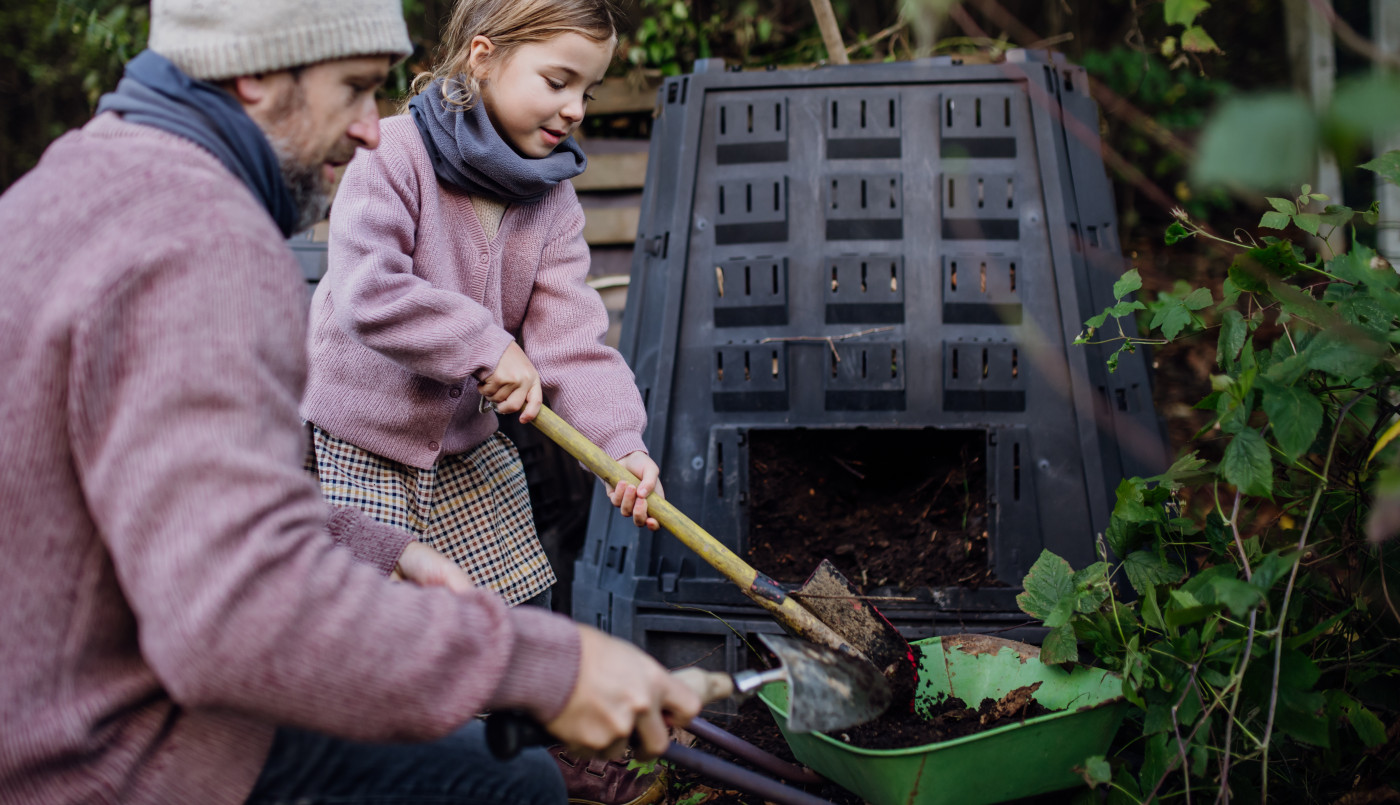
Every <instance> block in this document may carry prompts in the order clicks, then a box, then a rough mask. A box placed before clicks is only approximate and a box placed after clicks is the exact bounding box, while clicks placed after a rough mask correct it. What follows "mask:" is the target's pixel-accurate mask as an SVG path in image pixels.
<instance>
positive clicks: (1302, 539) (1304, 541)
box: [1259, 378, 1389, 802]
mask: <svg viewBox="0 0 1400 805" xmlns="http://www.w3.org/2000/svg"><path fill="white" fill-rule="evenodd" d="M1388 382H1389V379H1388V378H1387V380H1383V381H1381V382H1380V383H1377V384H1375V385H1373V386H1371V387H1370V388H1368V389H1366V390H1365V391H1364V392H1362V393H1361V394H1358V395H1356V397H1355V398H1354V399H1352V400H1351V401H1350V402H1348V403H1347V404H1346V405H1344V406H1342V410H1341V411H1340V413H1339V415H1338V416H1337V427H1335V428H1333V429H1332V438H1331V440H1330V441H1329V442H1328V444H1327V457H1326V459H1325V460H1324V461H1323V464H1322V478H1323V480H1321V481H1319V482H1318V484H1317V490H1316V491H1314V492H1313V497H1312V502H1311V503H1309V504H1308V517H1307V520H1306V521H1304V523H1303V530H1302V533H1300V534H1299V535H1298V544H1297V552H1298V556H1299V558H1300V559H1301V557H1302V555H1303V549H1304V548H1306V547H1307V545H1308V534H1309V533H1310V532H1311V531H1312V525H1313V518H1314V517H1315V516H1316V515H1317V506H1318V503H1319V502H1320V501H1321V500H1322V493H1323V492H1324V491H1326V489H1327V475H1328V472H1329V471H1330V470H1331V468H1332V456H1333V454H1334V453H1335V452H1336V450H1337V438H1338V437H1339V436H1341V433H1342V427H1343V426H1344V425H1345V424H1346V418H1347V416H1349V415H1350V414H1351V409H1352V408H1353V407H1354V406H1355V405H1356V404H1357V403H1359V402H1361V401H1362V400H1364V399H1366V397H1367V396H1368V395H1369V394H1371V392H1373V391H1375V390H1376V389H1378V388H1381V387H1382V386H1384V385H1386V384H1387V383H1388ZM1301 565H1302V562H1301V561H1299V560H1298V559H1295V560H1294V561H1293V567H1292V569H1291V570H1290V571H1289V573H1288V586H1286V587H1285V588H1284V591H1283V606H1282V607H1281V608H1280V609H1279V616H1278V624H1277V626H1276V627H1275V632H1276V635H1275V637H1274V674H1273V685H1272V688H1271V689H1270V690H1269V717H1268V719H1266V720H1265V722H1264V735H1263V757H1262V758H1261V760H1260V766H1259V776H1260V786H1259V801H1260V802H1268V801H1269V738H1270V736H1271V735H1272V734H1273V730H1274V715H1275V713H1276V712H1277V710H1278V678H1279V671H1280V668H1281V667H1282V665H1283V637H1284V628H1283V626H1284V622H1285V621H1286V620H1287V619H1288V604H1289V602H1290V601H1291V600H1292V599H1293V585H1294V584H1295V583H1297V580H1298V568H1299V567H1300V566H1301ZM1382 570H1384V568H1382Z"/></svg>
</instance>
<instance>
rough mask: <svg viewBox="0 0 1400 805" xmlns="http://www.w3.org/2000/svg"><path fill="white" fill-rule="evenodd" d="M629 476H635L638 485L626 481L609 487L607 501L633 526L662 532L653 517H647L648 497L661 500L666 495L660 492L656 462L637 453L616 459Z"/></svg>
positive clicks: (658, 468) (658, 471)
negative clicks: (627, 518)
mask: <svg viewBox="0 0 1400 805" xmlns="http://www.w3.org/2000/svg"><path fill="white" fill-rule="evenodd" d="M617 463H619V464H621V465H622V466H623V467H624V468H625V469H626V470H627V471H628V472H630V473H632V474H633V475H635V476H637V478H638V479H640V480H641V483H639V484H637V485H635V486H634V485H632V484H630V483H628V482H627V481H625V480H624V481H620V482H618V484H617V485H616V486H609V487H608V500H610V501H612V505H614V506H616V507H617V509H618V511H620V512H622V516H623V517H631V518H632V522H634V523H636V524H637V525H638V526H645V527H647V528H649V529H651V530H652V531H657V530H659V529H660V528H661V523H659V522H657V521H656V518H655V517H648V516H647V497H648V496H649V495H651V494H652V493H655V494H656V496H657V497H659V498H664V497H665V496H666V495H665V493H664V492H663V491H662V490H661V481H660V480H659V478H660V476H661V468H660V467H658V466H656V462H655V461H652V460H651V456H649V455H647V454H646V453H643V452H641V451H640V450H638V451H636V452H633V453H628V454H627V455H625V456H623V457H622V458H620V459H618V462H617Z"/></svg>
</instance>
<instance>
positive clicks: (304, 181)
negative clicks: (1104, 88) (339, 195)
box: [268, 137, 331, 232]
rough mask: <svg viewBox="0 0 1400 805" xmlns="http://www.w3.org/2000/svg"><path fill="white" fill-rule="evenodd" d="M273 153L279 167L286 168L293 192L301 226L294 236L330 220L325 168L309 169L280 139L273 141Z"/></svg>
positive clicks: (314, 167) (328, 191)
mask: <svg viewBox="0 0 1400 805" xmlns="http://www.w3.org/2000/svg"><path fill="white" fill-rule="evenodd" d="M268 140H269V142H271V144H272V150H273V152H274V153H276V154H277V164H278V165H279V166H280V167H281V168H282V181H284V182H286V183H287V189H288V190H290V191H291V192H292V204H293V205H294V206H295V207H296V211H297V223H296V226H295V227H294V228H293V229H292V231H293V232H301V231H302V230H304V229H308V228H310V227H311V225H312V224H315V223H316V222H317V221H320V220H321V219H322V218H325V217H326V211H327V210H329V209H330V207H331V194H330V190H329V189H328V188H327V187H326V186H325V185H324V184H323V183H322V181H321V165H320V164H319V163H318V164H316V165H306V164H303V163H301V162H298V161H297V158H296V156H295V155H294V154H293V151H292V149H291V148H290V147H289V144H288V143H286V142H283V141H282V140H280V139H278V138H276V137H269V138H268Z"/></svg>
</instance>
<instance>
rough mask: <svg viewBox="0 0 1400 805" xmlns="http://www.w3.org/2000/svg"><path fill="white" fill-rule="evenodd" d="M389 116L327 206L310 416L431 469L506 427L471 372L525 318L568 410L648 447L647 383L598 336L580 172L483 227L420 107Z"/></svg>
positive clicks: (501, 348)
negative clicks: (417, 113) (438, 153)
mask: <svg viewBox="0 0 1400 805" xmlns="http://www.w3.org/2000/svg"><path fill="white" fill-rule="evenodd" d="M379 131H380V146H379V148H378V149H376V150H374V151H363V150H362V151H360V152H359V153H358V154H357V155H356V156H355V159H354V160H353V161H352V162H351V163H350V165H349V166H348V167H347V168H346V169H345V176H344V178H343V179H342V180H341V183H340V189H339V190H338V191H337V193H336V197H335V204H334V206H333V207H332V208H331V238H330V255H329V258H330V267H329V269H328V272H327V274H326V276H325V278H324V279H322V280H321V283H320V285H319V286H318V287H317V289H316V295H315V297H314V299H313V300H312V303H311V340H310V345H309V349H310V359H311V371H310V376H309V378H308V380H307V386H306V397H305V399H304V400H303V402H302V409H301V411H302V416H303V417H305V418H306V419H308V420H310V421H312V422H315V423H316V424H317V425H320V426H321V427H323V428H325V429H326V430H328V431H330V432H331V434H333V435H335V436H337V437H339V438H341V439H344V440H346V441H348V442H350V443H351V444H355V445H358V446H359V447H361V448H364V449H365V450H368V451H370V452H371V453H376V454H378V455H381V456H384V457H386V458H390V459H393V460H394V461H397V462H399V463H401V464H407V465H409V466H413V467H421V468H423V469H427V468H429V467H431V466H433V464H434V462H435V461H436V460H437V458H438V456H440V455H444V454H446V455H451V454H455V453H462V452H465V451H467V450H470V449H472V448H473V447H475V446H477V445H478V444H480V443H481V442H482V441H484V440H485V439H486V437H487V436H490V435H491V434H492V433H494V432H495V430H496V427H497V423H496V415H495V414H493V413H491V412H489V411H488V412H487V413H484V414H483V413H480V411H479V407H478V405H479V403H480V400H481V397H480V395H479V394H477V391H476V379H481V378H485V377H486V376H487V375H489V374H490V373H491V372H492V371H494V370H495V368H496V364H497V363H499V362H500V359H501V355H502V354H503V353H504V352H505V350H506V347H508V346H509V345H510V343H511V341H512V340H513V338H514V335H513V334H517V333H518V334H519V335H520V340H521V343H522V345H523V348H524V350H525V354H526V355H527V356H529V358H530V361H531V362H532V363H534V365H535V368H536V369H537V370H539V373H540V380H541V383H542V385H543V386H544V391H545V395H546V397H547V398H548V401H549V404H550V405H551V406H552V407H553V408H554V409H555V410H556V411H557V412H558V414H559V415H560V416H561V417H563V418H564V419H565V420H567V421H568V422H569V423H571V424H572V425H573V426H574V427H576V428H578V429H579V431H580V432H582V433H583V435H584V436H587V437H588V438H589V439H591V440H592V441H593V442H594V443H595V444H597V445H599V446H600V447H602V448H603V449H604V450H605V451H607V452H608V454H610V455H611V456H612V457H613V458H621V457H622V456H623V455H625V454H627V453H631V452H633V451H636V450H644V449H645V445H644V444H643V443H642V436H641V433H642V429H643V428H644V427H645V426H646V412H645V409H643V407H642V400H641V395H640V394H638V393H637V386H636V383H635V381H634V380H633V376H632V371H631V370H630V369H628V368H627V364H626V363H624V362H623V360H622V356H621V355H619V354H618V353H617V350H615V349H612V348H610V347H608V346H606V345H604V343H603V336H604V334H605V333H606V331H607V328H608V315H607V311H606V310H605V309H604V308H603V302H602V300H601V299H600V298H599V297H598V294H597V292H596V291H594V290H593V289H591V288H589V287H588V285H587V284H586V280H587V278H588V264H589V257H588V244H587V243H586V242H584V239H583V208H582V207H581V206H580V205H579V202H578V197H577V196H576V195H575V194H574V188H573V185H572V184H570V183H569V182H560V183H559V184H558V185H557V186H555V188H554V189H553V190H551V191H549V193H547V194H546V195H545V197H544V199H542V200H541V201H539V202H537V203H535V204H512V205H511V206H510V207H508V208H507V209H506V212H505V216H504V217H503V218H502V219H501V223H500V228H499V229H498V231H497V232H496V237H495V238H493V239H491V240H490V241H488V240H487V239H486V233H485V232H484V231H483V230H482V228H481V223H480V221H479V220H478V219H477V216H476V211H475V210H474V209H473V208H472V204H471V197H470V196H469V195H467V194H466V193H460V192H457V191H455V190H452V189H449V188H447V187H444V186H442V185H441V184H440V183H439V182H438V180H437V177H436V176H435V175H434V174H433V166H432V163H431V162H430V161H429V159H428V151H427V149H426V148H425V147H424V145H423V140H422V138H421V137H420V136H419V134H418V128H417V127H416V126H415V125H414V124H413V120H412V118H410V117H408V116H407V115H401V116H398V117H392V118H388V119H385V120H383V121H381V122H380V126H379ZM473 376H475V378H476V379H473Z"/></svg>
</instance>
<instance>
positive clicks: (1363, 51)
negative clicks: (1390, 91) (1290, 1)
mask: <svg viewBox="0 0 1400 805" xmlns="http://www.w3.org/2000/svg"><path fill="white" fill-rule="evenodd" d="M1308 2H1309V3H1311V4H1312V7H1313V10H1314V11H1316V12H1317V14H1318V16H1320V17H1322V19H1324V20H1326V21H1327V24H1328V25H1329V26H1331V27H1332V33H1334V34H1336V35H1337V38H1338V39H1340V40H1341V42H1342V44H1343V45H1346V46H1347V48H1348V49H1349V50H1351V51H1352V52H1353V53H1356V54H1358V55H1360V56H1363V57H1365V58H1366V59H1369V60H1370V61H1373V62H1376V63H1378V64H1384V65H1387V66H1390V67H1400V56H1397V55H1395V54H1393V53H1386V52H1385V51H1383V50H1381V49H1380V48H1378V47H1376V43H1374V42H1372V41H1371V40H1369V39H1367V38H1366V37H1364V36H1362V35H1361V34H1358V33H1357V32H1356V29H1355V28H1353V27H1351V25H1350V24H1348V23H1347V21H1346V20H1344V19H1342V18H1341V17H1338V16H1337V12H1336V11H1335V10H1333V8H1332V4H1331V3H1328V2H1325V0H1308Z"/></svg>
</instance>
